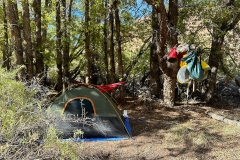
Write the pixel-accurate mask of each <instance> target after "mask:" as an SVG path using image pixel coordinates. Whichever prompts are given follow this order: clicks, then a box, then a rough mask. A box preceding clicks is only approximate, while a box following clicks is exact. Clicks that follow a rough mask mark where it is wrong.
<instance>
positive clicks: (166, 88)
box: [145, 0, 178, 106]
mask: <svg viewBox="0 0 240 160" xmlns="http://www.w3.org/2000/svg"><path fill="white" fill-rule="evenodd" d="M145 1H146V2H147V3H148V4H150V5H152V6H153V9H154V10H156V13H157V16H158V23H159V30H157V37H156V44H157V46H156V47H157V48H156V53H157V55H158V60H159V65H160V69H161V71H162V73H163V79H164V84H163V101H164V103H165V104H166V105H168V106H173V105H174V100H175V87H176V75H177V63H175V64H170V63H168V62H166V55H165V51H166V46H165V45H166V42H168V43H169V42H171V43H175V41H173V40H172V39H171V38H172V37H171V36H169V37H168V34H169V32H170V29H172V28H169V26H174V25H176V24H175V23H176V22H177V19H174V18H172V16H176V17H175V18H177V13H176V12H178V7H177V6H178V1H177V0H170V1H169V13H168V14H167V12H166V8H165V4H164V1H163V0H161V1H158V2H157V3H156V2H155V1H154V0H145ZM174 13H175V15H174ZM170 17H171V18H170ZM169 23H171V25H170V24H169ZM174 39H176V36H175V37H174ZM168 45H169V44H168ZM172 47H173V46H172Z"/></svg>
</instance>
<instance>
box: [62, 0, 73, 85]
mask: <svg viewBox="0 0 240 160" xmlns="http://www.w3.org/2000/svg"><path fill="white" fill-rule="evenodd" d="M62 4H63V39H64V42H63V71H64V72H63V74H64V76H65V77H67V78H69V70H70V63H71V61H70V32H69V29H68V25H67V24H68V23H69V22H70V21H71V9H72V0H71V1H70V3H69V8H68V9H67V7H66V0H62ZM67 11H68V12H67ZM64 87H65V88H67V87H68V83H67V82H65V83H64Z"/></svg>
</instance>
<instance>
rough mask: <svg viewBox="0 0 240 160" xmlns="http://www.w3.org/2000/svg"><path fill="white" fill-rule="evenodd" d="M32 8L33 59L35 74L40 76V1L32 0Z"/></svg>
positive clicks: (41, 71) (41, 74)
mask: <svg viewBox="0 0 240 160" xmlns="http://www.w3.org/2000/svg"><path fill="white" fill-rule="evenodd" d="M33 9H34V16H35V19H34V20H35V23H36V32H35V36H36V43H35V59H36V74H37V76H38V77H42V76H43V74H44V61H43V54H42V52H43V48H42V35H41V34H42V21H41V1H40V0H34V1H33Z"/></svg>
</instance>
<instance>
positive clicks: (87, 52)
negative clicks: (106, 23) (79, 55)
mask: <svg viewBox="0 0 240 160" xmlns="http://www.w3.org/2000/svg"><path fill="white" fill-rule="evenodd" d="M89 14H90V4H89V0H85V55H86V59H87V79H86V83H91V82H92V55H91V50H90V39H91V36H90V31H89V29H90V28H89V27H90V25H89V23H90V15H89Z"/></svg>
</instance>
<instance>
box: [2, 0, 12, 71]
mask: <svg viewBox="0 0 240 160" xmlns="http://www.w3.org/2000/svg"><path fill="white" fill-rule="evenodd" d="M2 3H3V25H4V44H3V48H2V51H3V64H2V67H3V68H7V70H9V69H10V66H11V61H10V56H11V54H10V52H9V49H8V47H9V44H8V25H7V11H6V3H5V0H3V2H2Z"/></svg>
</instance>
